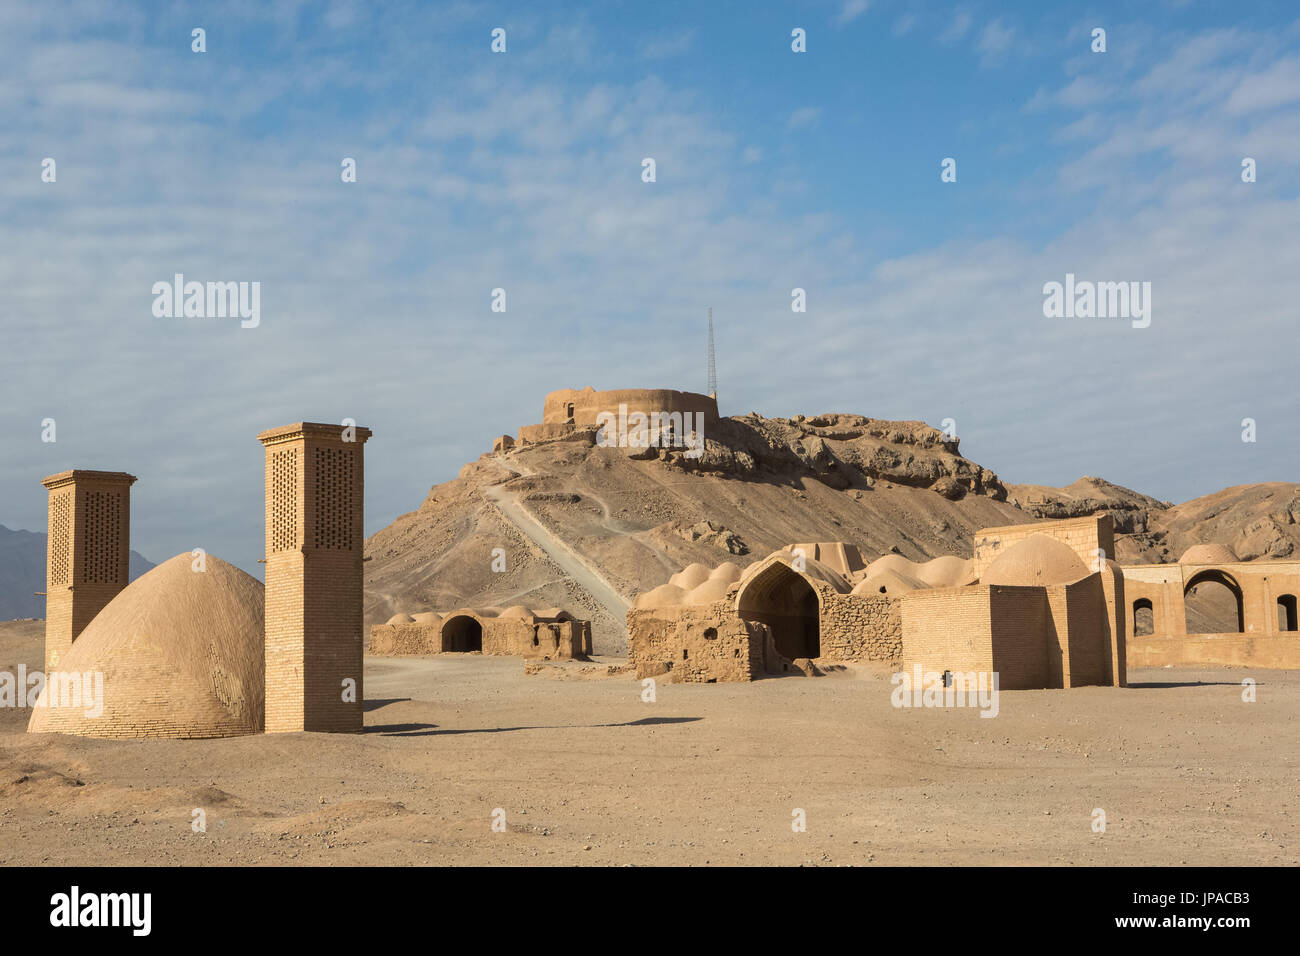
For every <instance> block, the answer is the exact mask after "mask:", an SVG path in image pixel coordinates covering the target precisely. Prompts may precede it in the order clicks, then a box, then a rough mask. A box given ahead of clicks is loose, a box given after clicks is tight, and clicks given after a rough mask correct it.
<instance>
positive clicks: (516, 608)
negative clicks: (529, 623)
mask: <svg viewBox="0 0 1300 956" xmlns="http://www.w3.org/2000/svg"><path fill="white" fill-rule="evenodd" d="M501 616H502V617H522V618H529V617H532V616H533V612H532V611H530V610H528V608H526V607H524V606H523V605H522V604H512V605H510V606H509V607H508V608H506V609H505V610H504V611H502V612H501Z"/></svg>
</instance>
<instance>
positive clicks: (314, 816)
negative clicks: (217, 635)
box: [0, 622, 1300, 866]
mask: <svg viewBox="0 0 1300 956" xmlns="http://www.w3.org/2000/svg"><path fill="white" fill-rule="evenodd" d="M41 627H42V625H41V624H40V622H22V623H16V624H7V625H0V669H9V668H11V667H13V666H14V665H15V664H17V663H19V662H23V661H25V662H26V663H27V665H28V666H29V667H37V666H39V663H40V648H41V639H40V636H41ZM617 663H618V662H617V661H609V660H602V661H598V662H595V663H591V664H582V663H569V664H565V665H554V666H552V665H543V666H542V667H541V669H540V672H539V673H534V674H531V675H527V674H525V666H524V663H523V661H521V660H519V659H517V658H505V657H497V658H494V657H483V656H481V655H477V654H466V655H459V654H448V655H441V656H439V657H434V658H369V659H368V660H367V669H366V691H367V695H366V696H367V700H368V702H367V713H366V732H365V733H364V734H359V735H326V734H287V735H274V736H255V737H241V738H231V739H225V740H176V741H171V740H139V741H110V740H93V739H86V738H76V737H65V736H62V735H29V734H26V733H25V732H24V727H25V724H26V720H27V716H28V714H29V711H26V710H18V709H12V708H5V709H4V710H3V711H0V864H4V865H7V866H15V865H40V864H66V865H97V864H141V865H154V864H159V865H177V864H179V865H223V864H258V863H262V864H276V865H282V864H299V863H301V864H342V865H368V864H450V865H511V864H540V865H560V864H597V865H627V864H632V865H637V866H647V865H725V864H739V865H751V864H755V865H757V864H776V865H803V864H808V865H818V866H834V865H845V864H848V865H888V864H937V865H953V864H958V865H960V864H989V865H1023V864H1065V865H1106V864H1157V865H1174V866H1176V865H1180V864H1192V865H1224V864H1292V865H1294V864H1296V863H1297V862H1300V833H1298V832H1297V823H1296V821H1297V816H1298V814H1300V788H1297V787H1296V779H1297V776H1298V774H1297V769H1298V768H1297V762H1298V761H1297V758H1298V757H1300V746H1298V744H1300V729H1298V728H1300V719H1298V718H1300V674H1296V673H1294V672H1286V671H1244V670H1226V669H1225V670H1205V671H1190V670H1173V669H1163V670H1147V671H1137V672H1135V673H1131V674H1130V681H1131V683H1132V686H1130V687H1128V688H1123V689H1118V688H1100V687H1097V688H1081V689H1075V690H1050V691H1046V690H1045V691H1016V692H1010V691H1007V692H1003V693H1002V694H1001V695H1000V713H999V714H998V716H997V717H995V718H991V719H990V718H982V717H980V716H979V712H978V710H975V709H959V708H952V709H947V710H943V709H903V708H897V709H896V708H894V707H892V706H891V704H890V691H891V690H892V687H891V685H890V683H889V680H888V678H887V676H885V675H884V674H882V673H877V672H873V671H868V670H847V671H843V672H840V673H836V674H832V675H830V676H826V677H818V678H809V677H785V678H774V679H768V680H762V681H758V682H755V683H752V684H664V683H660V684H659V685H658V687H657V700H656V701H655V702H654V703H647V702H643V701H642V699H641V685H640V683H639V682H638V681H636V680H635V679H634V678H632V677H629V676H627V675H625V674H620V675H614V676H611V675H609V674H608V670H609V666H610V665H611V664H617ZM1245 677H1252V678H1254V679H1255V680H1256V681H1257V682H1258V686H1257V697H1258V699H1257V700H1256V702H1254V703H1245V702H1243V700H1242V685H1241V682H1242V680H1243V678H1245ZM497 808H501V809H502V810H504V811H505V823H506V830H505V832H493V830H492V815H493V811H494V810H495V809H497ZM1096 808H1101V809H1103V810H1104V811H1105V813H1106V831H1105V832H1104V833H1096V832H1094V831H1093V826H1092V822H1093V812H1094V809H1096ZM196 809H199V810H202V811H203V812H204V814H205V816H206V832H195V831H194V828H193V826H192V821H193V819H194V814H193V811H194V810H196ZM796 809H802V810H803V811H804V812H805V814H806V820H807V830H806V832H802V833H796V832H794V831H793V829H792V826H791V823H792V820H793V819H794V818H793V814H794V811H795V810H796Z"/></svg>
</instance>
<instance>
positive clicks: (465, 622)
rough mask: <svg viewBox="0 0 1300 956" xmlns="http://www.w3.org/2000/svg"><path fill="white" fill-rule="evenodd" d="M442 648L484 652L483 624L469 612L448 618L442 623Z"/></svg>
mask: <svg viewBox="0 0 1300 956" xmlns="http://www.w3.org/2000/svg"><path fill="white" fill-rule="evenodd" d="M442 649H443V650H444V651H459V652H461V653H468V652H470V651H479V652H482V650H483V625H482V624H480V623H479V622H478V620H477V619H476V618H473V617H470V616H469V615H468V614H458V615H456V616H455V617H452V618H448V619H447V620H446V621H445V622H444V623H443V625H442Z"/></svg>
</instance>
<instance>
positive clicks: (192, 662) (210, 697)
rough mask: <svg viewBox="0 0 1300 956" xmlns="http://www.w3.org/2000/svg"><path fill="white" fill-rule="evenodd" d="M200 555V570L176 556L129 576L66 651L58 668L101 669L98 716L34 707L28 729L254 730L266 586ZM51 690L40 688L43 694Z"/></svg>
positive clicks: (132, 733) (102, 732) (95, 732)
mask: <svg viewBox="0 0 1300 956" xmlns="http://www.w3.org/2000/svg"><path fill="white" fill-rule="evenodd" d="M204 560H205V570H202V571H198V570H194V569H193V563H194V558H193V557H192V556H191V555H190V554H189V553H186V554H180V555H177V556H176V557H174V558H172V559H171V560H169V561H164V562H163V563H162V564H160V565H158V566H157V567H156V568H154V569H152V570H151V571H149V572H148V573H147V574H144V575H142V576H141V577H139V578H137V579H136V580H135V581H133V582H132V583H131V584H130V585H128V586H127V587H126V588H125V589H124V590H123V591H122V592H121V593H120V594H118V595H117V597H115V598H113V600H112V601H110V602H109V603H108V605H107V606H106V607H105V608H104V609H103V610H102V611H100V612H99V614H97V615H96V616H95V619H94V620H93V621H91V622H90V624H89V625H88V626H87V627H86V629H85V630H84V631H82V632H81V634H80V635H78V636H77V639H76V640H75V641H74V642H73V644H72V648H71V650H69V651H68V653H67V654H66V655H64V658H63V660H62V661H61V662H60V665H59V670H60V671H61V672H63V673H73V672H76V673H80V674H83V675H84V674H86V673H91V674H92V675H93V674H94V673H96V672H98V673H101V674H102V675H103V712H102V713H101V714H100V715H99V716H88V715H87V714H86V708H84V707H81V706H77V707H58V706H54V707H51V706H37V707H36V708H34V709H33V710H32V717H31V721H30V723H29V724H28V728H27V729H28V730H29V731H30V732H33V733H42V732H58V733H65V734H78V735H80V736H84V737H234V736H238V735H240V734H255V733H260V732H261V731H262V728H263V717H264V710H265V694H266V688H265V676H264V675H265V669H264V661H263V655H264V650H263V619H262V615H263V608H264V606H265V590H264V588H263V586H262V583H261V582H260V581H258V580H257V579H255V578H253V577H250V576H249V575H247V574H245V573H244V572H243V571H241V570H239V569H238V568H236V567H235V566H234V565H232V564H228V563H226V562H225V561H222V560H221V559H220V558H216V557H213V556H211V555H208V556H207V557H206V558H205V559H204ZM92 679H93V678H92ZM49 694H50V688H49V685H48V684H47V688H46V692H45V694H44V695H42V697H43V698H44V697H45V696H49ZM52 703H57V702H56V701H52Z"/></svg>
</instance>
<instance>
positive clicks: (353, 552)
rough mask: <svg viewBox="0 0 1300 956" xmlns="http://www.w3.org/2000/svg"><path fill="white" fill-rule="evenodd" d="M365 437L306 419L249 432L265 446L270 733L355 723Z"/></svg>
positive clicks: (362, 431) (355, 728)
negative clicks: (257, 431)
mask: <svg viewBox="0 0 1300 956" xmlns="http://www.w3.org/2000/svg"><path fill="white" fill-rule="evenodd" d="M369 437H370V429H368V428H358V427H355V426H354V427H351V428H344V427H343V426H341V425H321V424H317V423H314V422H299V423H298V424H296V425H286V426H284V427H283V428H273V429H271V430H270V431H266V432H262V434H260V435H258V436H257V439H258V441H260V442H261V443H262V445H263V446H264V447H265V448H266V732H267V733H268V734H272V733H290V732H293V731H297V730H315V731H332V732H335V733H349V732H351V733H356V732H359V731H360V730H361V728H362V722H363V721H362V716H363V713H362V702H363V701H364V700H365V697H364V695H363V694H362V680H361V669H362V628H361V592H362V574H361V562H362V551H363V546H364V542H365V538H364V528H363V523H362V490H363V484H362V477H363V471H364V469H363V459H362V448H363V446H364V445H365V442H366V439H367V438H369ZM348 681H352V682H354V683H353V684H352V694H351V698H350V699H345V698H346V697H347V686H346V684H347V682H348Z"/></svg>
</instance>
